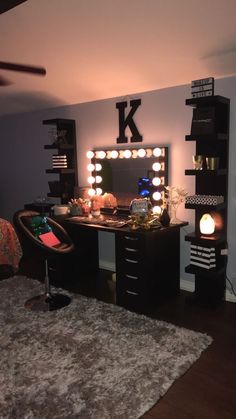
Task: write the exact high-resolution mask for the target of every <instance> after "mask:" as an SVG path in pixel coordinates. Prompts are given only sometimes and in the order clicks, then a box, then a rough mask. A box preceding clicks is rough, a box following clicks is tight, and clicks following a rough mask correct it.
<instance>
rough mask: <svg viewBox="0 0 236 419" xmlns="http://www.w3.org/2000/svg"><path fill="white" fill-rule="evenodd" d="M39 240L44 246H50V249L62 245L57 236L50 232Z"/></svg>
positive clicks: (41, 235)
mask: <svg viewBox="0 0 236 419" xmlns="http://www.w3.org/2000/svg"><path fill="white" fill-rule="evenodd" d="M39 238H40V240H42V242H43V243H44V244H46V246H50V247H53V246H57V245H59V244H60V243H61V242H60V240H58V238H57V237H56V236H55V234H54V233H53V232H52V231H49V232H48V233H44V234H40V235H39Z"/></svg>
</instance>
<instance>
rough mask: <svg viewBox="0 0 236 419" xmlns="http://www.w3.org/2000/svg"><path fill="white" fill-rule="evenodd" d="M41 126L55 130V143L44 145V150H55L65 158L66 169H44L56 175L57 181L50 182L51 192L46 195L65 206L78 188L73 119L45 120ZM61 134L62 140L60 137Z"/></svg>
mask: <svg viewBox="0 0 236 419" xmlns="http://www.w3.org/2000/svg"><path fill="white" fill-rule="evenodd" d="M43 125H49V126H52V127H54V128H55V141H54V142H53V143H52V144H46V145H45V146H44V148H45V149H46V150H55V153H56V154H58V155H64V156H66V158H67V167H66V168H50V169H46V173H48V174H58V178H59V180H58V181H55V182H51V183H50V184H51V189H52V190H51V192H49V193H48V194H47V195H48V196H49V197H53V198H60V200H61V203H62V204H65V203H68V201H69V200H70V199H71V198H73V197H74V187H75V186H78V173H77V155H76V128H75V121H74V120H73V119H61V118H56V119H47V120H44V121H43ZM60 133H63V138H61V137H60Z"/></svg>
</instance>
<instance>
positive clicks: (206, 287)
mask: <svg viewBox="0 0 236 419" xmlns="http://www.w3.org/2000/svg"><path fill="white" fill-rule="evenodd" d="M185 104H186V105H187V106H192V107H193V109H197V110H199V114H201V112H203V114H204V111H206V114H207V113H208V114H211V115H212V120H209V122H210V124H209V125H207V124H205V125H204V124H203V125H201V126H200V128H198V126H197V124H196V123H195V125H194V124H193V123H192V127H191V134H190V135H186V136H185V141H195V143H196V151H195V154H197V155H202V156H205V157H219V168H218V169H216V170H207V169H206V167H204V168H203V170H194V169H186V170H185V175H187V176H195V194H196V195H217V196H219V195H220V196H223V197H224V202H223V203H220V204H217V205H199V204H188V203H186V204H185V208H188V209H193V210H195V231H194V232H193V233H191V234H188V235H187V236H186V237H185V240H186V241H188V242H190V243H191V247H192V245H194V246H200V247H202V248H207V249H208V250H209V248H211V249H212V248H214V250H215V255H216V267H214V268H210V269H206V268H205V267H204V268H202V267H198V266H196V265H194V264H191V263H190V265H188V266H187V267H186V268H185V271H186V272H187V273H191V274H194V275H195V292H194V297H193V298H191V300H190V301H191V302H195V303H197V304H200V305H206V306H215V305H217V304H219V302H220V301H221V300H222V299H223V298H224V295H225V287H226V264H227V256H225V252H224V251H223V249H226V248H227V200H228V157H229V156H228V153H229V112H230V99H228V98H226V97H223V96H211V97H201V98H192V99H186V102H185ZM209 109H210V111H209ZM196 114H197V113H194V110H193V119H194V118H195V115H196ZM203 122H204V123H205V122H208V121H206V120H205V121H203ZM196 126H197V128H196ZM205 213H210V214H211V215H213V217H214V219H215V220H216V229H215V233H214V234H213V235H209V236H204V235H202V234H201V233H200V219H201V217H202V215H203V214H205Z"/></svg>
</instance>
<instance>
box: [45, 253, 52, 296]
mask: <svg viewBox="0 0 236 419" xmlns="http://www.w3.org/2000/svg"><path fill="white" fill-rule="evenodd" d="M45 295H46V297H47V298H50V297H51V292H50V282H49V273H48V260H47V259H46V260H45Z"/></svg>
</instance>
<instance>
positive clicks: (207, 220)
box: [200, 213, 215, 234]
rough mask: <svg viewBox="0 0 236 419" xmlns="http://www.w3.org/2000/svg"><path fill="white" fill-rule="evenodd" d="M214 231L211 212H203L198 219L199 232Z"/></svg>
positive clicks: (209, 232)
mask: <svg viewBox="0 0 236 419" xmlns="http://www.w3.org/2000/svg"><path fill="white" fill-rule="evenodd" d="M214 231H215V221H214V219H213V217H212V216H211V214H208V213H206V214H203V216H202V218H201V220H200V232H201V234H213V233H214Z"/></svg>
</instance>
